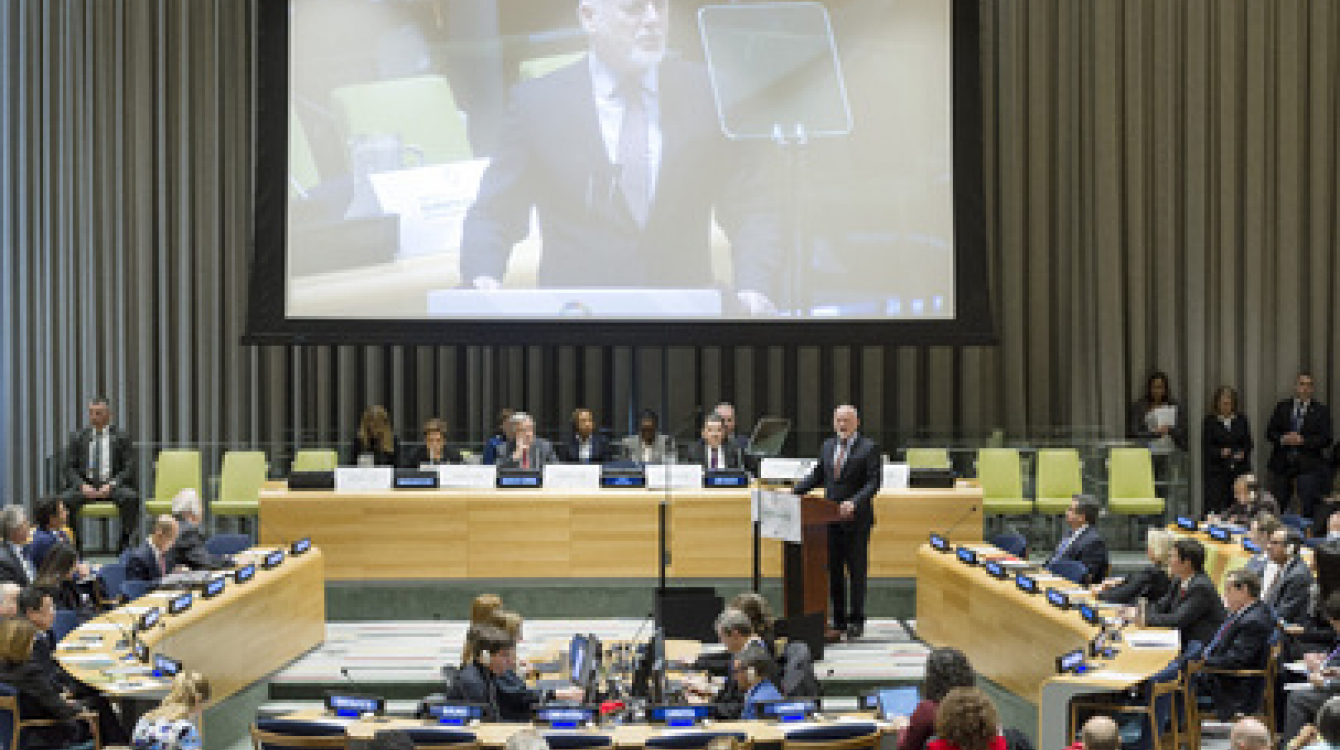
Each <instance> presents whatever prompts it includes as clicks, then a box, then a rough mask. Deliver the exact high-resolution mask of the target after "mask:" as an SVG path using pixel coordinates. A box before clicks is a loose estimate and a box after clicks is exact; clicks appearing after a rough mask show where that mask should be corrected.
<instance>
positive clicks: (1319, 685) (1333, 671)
mask: <svg viewBox="0 0 1340 750" xmlns="http://www.w3.org/2000/svg"><path fill="white" fill-rule="evenodd" d="M1321 617H1322V619H1324V620H1325V621H1326V624H1327V625H1328V626H1329V628H1330V636H1329V638H1328V639H1327V640H1326V641H1325V642H1324V643H1325V645H1324V646H1321V647H1320V648H1317V647H1311V648H1308V649H1307V650H1306V652H1305V653H1304V654H1303V664H1304V665H1306V667H1307V681H1308V683H1309V686H1308V687H1305V688H1303V689H1301V690H1289V691H1287V692H1286V693H1285V694H1284V695H1285V705H1284V731H1283V733H1282V734H1281V735H1280V737H1281V738H1282V739H1284V740H1285V741H1288V740H1291V739H1293V738H1294V737H1295V736H1296V735H1297V734H1298V732H1299V730H1301V729H1302V728H1303V727H1304V726H1307V725H1309V724H1311V723H1312V722H1313V720H1314V719H1315V718H1316V716H1317V711H1318V709H1320V708H1321V706H1322V704H1324V703H1326V702H1327V701H1328V700H1331V699H1333V698H1335V697H1336V696H1340V638H1338V637H1337V634H1338V633H1340V591H1332V592H1331V594H1330V595H1329V596H1327V597H1326V601H1324V602H1322V607H1321ZM1320 643H1321V642H1320V641H1319V645H1320Z"/></svg>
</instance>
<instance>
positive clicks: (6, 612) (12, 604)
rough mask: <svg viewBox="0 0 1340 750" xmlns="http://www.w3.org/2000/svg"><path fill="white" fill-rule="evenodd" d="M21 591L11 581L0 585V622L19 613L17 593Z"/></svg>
mask: <svg viewBox="0 0 1340 750" xmlns="http://www.w3.org/2000/svg"><path fill="white" fill-rule="evenodd" d="M22 590H23V589H22V588H21V587H20V586H19V585H18V584H17V583H13V582H12V581H6V582H5V583H0V620H3V619H5V618H8V617H14V616H15V615H17V614H18V613H19V592H20V591H22Z"/></svg>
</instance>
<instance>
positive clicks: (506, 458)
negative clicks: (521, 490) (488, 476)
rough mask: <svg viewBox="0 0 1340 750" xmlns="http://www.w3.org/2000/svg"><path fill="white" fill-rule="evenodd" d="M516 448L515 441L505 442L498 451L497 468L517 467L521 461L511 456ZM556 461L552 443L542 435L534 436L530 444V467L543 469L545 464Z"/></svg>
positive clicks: (519, 466)
mask: <svg viewBox="0 0 1340 750" xmlns="http://www.w3.org/2000/svg"><path fill="white" fill-rule="evenodd" d="M515 450H516V444H515V443H511V442H509V443H507V445H504V446H503V448H502V450H501V451H499V453H498V468H499V469H519V468H521V462H520V461H517V460H515V459H513V458H512V453H513V451H515ZM556 463H558V455H557V454H555V453H554V444H553V443H551V442H549V441H548V440H545V439H544V438H542V437H537V438H535V441H534V442H533V443H531V445H530V468H532V469H543V468H544V467H545V464H556Z"/></svg>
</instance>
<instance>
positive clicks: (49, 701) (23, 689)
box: [0, 659, 75, 721]
mask: <svg viewBox="0 0 1340 750" xmlns="http://www.w3.org/2000/svg"><path fill="white" fill-rule="evenodd" d="M0 682H3V683H4V684H6V685H9V686H10V687H12V688H14V689H15V690H17V691H18V693H19V713H20V714H22V715H23V718H25V719H55V720H57V721H71V720H73V719H74V717H75V707H74V705H73V704H72V703H70V702H69V701H67V700H65V699H64V698H62V697H61V694H60V688H59V686H58V685H57V684H56V683H55V682H53V681H52V680H51V678H50V676H49V675H48V674H47V673H46V672H45V671H44V670H43V669H42V667H41V666H40V665H39V664H38V663H37V662H36V661H34V660H32V659H29V660H28V661H25V662H23V663H21V664H10V663H0Z"/></svg>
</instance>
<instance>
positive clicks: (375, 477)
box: [335, 466, 395, 492]
mask: <svg viewBox="0 0 1340 750" xmlns="http://www.w3.org/2000/svg"><path fill="white" fill-rule="evenodd" d="M393 479H395V469H392V468H391V467H389V466H340V467H338V468H336V469H335V489H336V490H337V491H339V492H351V491H352V492H366V491H368V490H389V489H391V480H393Z"/></svg>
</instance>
